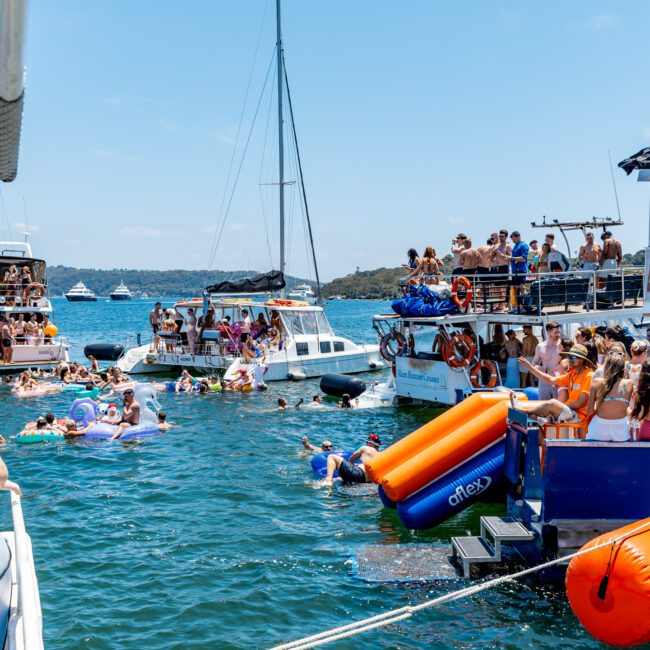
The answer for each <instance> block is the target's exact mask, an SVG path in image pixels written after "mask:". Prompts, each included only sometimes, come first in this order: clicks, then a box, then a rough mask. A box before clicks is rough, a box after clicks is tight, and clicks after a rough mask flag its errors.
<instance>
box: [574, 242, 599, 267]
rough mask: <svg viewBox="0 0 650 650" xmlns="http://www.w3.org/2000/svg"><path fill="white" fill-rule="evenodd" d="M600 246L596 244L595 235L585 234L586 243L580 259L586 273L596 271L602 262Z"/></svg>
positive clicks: (579, 252) (580, 251)
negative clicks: (599, 262)
mask: <svg viewBox="0 0 650 650" xmlns="http://www.w3.org/2000/svg"><path fill="white" fill-rule="evenodd" d="M600 253H601V250H600V246H599V245H598V244H595V243H594V233H593V232H587V233H585V243H584V244H583V245H582V246H580V250H579V251H578V259H579V260H580V261H581V262H582V268H583V269H585V271H596V270H597V269H598V261H599V260H600Z"/></svg>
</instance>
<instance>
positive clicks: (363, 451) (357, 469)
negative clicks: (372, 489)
mask: <svg viewBox="0 0 650 650" xmlns="http://www.w3.org/2000/svg"><path fill="white" fill-rule="evenodd" d="M366 443H367V444H365V445H362V446H361V447H359V449H357V450H356V451H355V452H354V453H353V454H352V455H351V456H350V458H349V459H348V460H345V458H343V457H342V456H338V455H337V454H330V455H329V456H328V457H327V476H326V477H325V479H324V483H325V485H332V483H333V482H334V472H336V471H338V473H339V478H340V479H341V480H342V481H343V482H344V483H367V482H368V477H367V476H366V463H367V462H368V461H369V460H370V459H371V458H374V457H375V456H376V455H377V454H378V453H379V447H380V446H381V440H380V438H379V436H378V435H377V434H376V433H371V434H370V435H369V436H368V439H367V440H366ZM357 460H360V461H361V462H360V463H359V464H358V465H355V464H354V463H355V461H357Z"/></svg>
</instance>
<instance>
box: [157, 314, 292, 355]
mask: <svg viewBox="0 0 650 650" xmlns="http://www.w3.org/2000/svg"><path fill="white" fill-rule="evenodd" d="M149 325H150V326H151V331H152V332H153V345H154V349H155V350H160V349H161V347H162V346H163V345H164V348H165V351H167V352H173V351H175V349H176V347H177V346H179V345H180V346H181V347H184V346H186V347H187V350H188V351H189V353H190V354H201V353H206V352H207V350H206V346H207V345H210V346H216V347H217V348H218V352H219V354H220V355H221V356H227V355H228V354H231V353H233V352H234V353H238V354H241V356H242V357H243V359H244V362H245V363H246V364H248V363H251V362H253V361H254V360H255V359H258V358H260V357H263V356H264V355H265V354H267V353H269V352H274V351H278V350H281V349H282V346H283V343H284V342H283V336H282V334H283V330H284V328H283V325H282V319H281V318H280V314H279V312H278V310H277V309H271V311H270V317H269V320H267V318H266V316H265V315H264V313H262V312H260V313H259V314H258V316H257V318H256V319H254V320H251V317H250V313H249V311H248V310H247V309H242V310H241V320H240V321H239V322H237V323H233V322H232V319H231V317H230V316H228V315H226V316H224V317H223V318H222V319H221V320H219V321H218V322H216V321H215V313H214V308H213V307H210V308H208V310H207V311H206V314H205V318H204V317H203V315H200V316H198V317H197V315H196V311H195V309H194V308H193V307H189V308H188V309H187V315H186V316H184V315H183V314H182V313H181V312H180V311H179V310H178V309H175V308H173V307H170V308H167V309H163V308H162V303H160V302H157V303H156V304H155V305H154V308H153V309H152V310H151V312H150V314H149ZM215 331H216V332H218V340H217V341H215V340H214V338H213V337H212V336H210V337H208V336H207V335H206V332H210V333H212V332H215ZM210 351H211V352H214V350H212V348H211V350H210Z"/></svg>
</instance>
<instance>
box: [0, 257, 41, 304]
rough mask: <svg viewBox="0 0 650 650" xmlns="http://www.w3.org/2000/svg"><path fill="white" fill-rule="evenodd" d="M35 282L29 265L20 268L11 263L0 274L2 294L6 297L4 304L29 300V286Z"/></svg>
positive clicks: (0, 292) (23, 302) (0, 294)
mask: <svg viewBox="0 0 650 650" xmlns="http://www.w3.org/2000/svg"><path fill="white" fill-rule="evenodd" d="M33 282H34V278H33V277H32V272H31V269H30V268H29V266H27V265H25V266H21V267H20V268H18V266H16V265H15V264H11V265H10V266H8V267H7V268H5V269H4V270H3V271H2V275H1V276H0V296H3V297H4V304H5V305H7V306H8V307H12V306H14V305H17V304H20V305H25V304H27V303H28V301H29V286H30V285H31V284H32V283H33Z"/></svg>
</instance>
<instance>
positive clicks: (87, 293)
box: [64, 282, 97, 302]
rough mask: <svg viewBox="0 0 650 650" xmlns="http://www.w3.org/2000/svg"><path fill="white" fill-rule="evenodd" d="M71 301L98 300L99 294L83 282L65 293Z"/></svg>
mask: <svg viewBox="0 0 650 650" xmlns="http://www.w3.org/2000/svg"><path fill="white" fill-rule="evenodd" d="M64 295H65V297H66V298H67V299H68V300H69V301H70V302H96V301H97V296H96V295H95V294H94V293H93V292H92V291H91V290H90V289H89V288H88V287H87V286H86V285H85V284H84V283H83V282H77V284H75V285H74V287H72V289H70V291H68V293H66V294H64Z"/></svg>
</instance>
